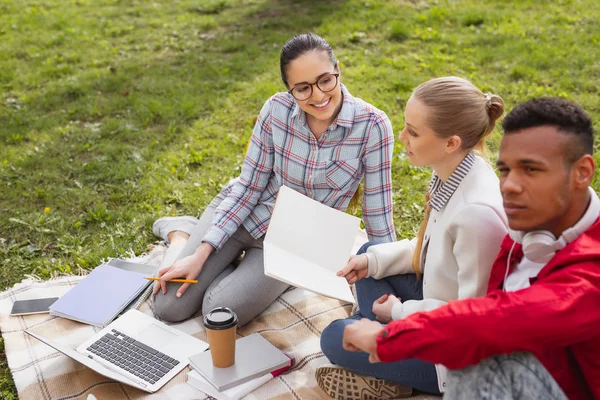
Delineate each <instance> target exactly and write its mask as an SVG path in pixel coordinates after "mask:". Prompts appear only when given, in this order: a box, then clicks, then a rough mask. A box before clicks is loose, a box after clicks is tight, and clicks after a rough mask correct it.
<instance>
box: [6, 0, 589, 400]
mask: <svg viewBox="0 0 600 400" xmlns="http://www.w3.org/2000/svg"><path fill="white" fill-rule="evenodd" d="M599 18H600V11H599V8H598V5H597V2H596V1H594V0H585V1H584V0H581V1H569V0H563V1H561V2H546V1H541V0H539V1H518V0H514V1H508V0H503V1H497V2H481V1H477V0H471V1H450V0H438V1H431V2H428V1H408V0H407V1H400V0H395V1H383V0H382V1H376V0H361V1H359V0H336V1H326V2H313V1H309V0H271V1H268V0H202V1H197V0H195V1H191V0H179V1H176V2H153V1H141V0H98V1H89V0H61V1H58V0H44V1H41V0H40V1H32V0H22V1H16V0H3V1H2V2H0V187H1V189H2V190H1V192H2V195H1V196H0V215H1V216H2V217H1V218H0V282H1V284H0V286H2V287H1V288H0V289H2V290H3V289H6V288H8V287H10V286H12V285H13V284H14V283H16V282H18V281H20V280H21V279H22V278H23V277H24V276H25V275H26V274H35V275H38V276H40V277H42V278H49V277H51V276H52V275H53V274H56V273H68V272H70V271H73V270H76V269H78V268H80V267H81V268H90V267H93V266H95V265H97V264H98V263H99V262H100V260H101V259H102V258H104V257H109V256H126V255H127V254H129V252H131V251H132V252H134V253H136V254H139V253H142V252H144V251H145V250H146V248H147V246H148V244H150V243H152V242H153V241H154V240H155V238H154V237H153V236H152V234H151V229H150V228H151V224H152V221H153V220H154V219H156V218H157V217H158V216H162V215H181V214H191V215H199V214H200V213H201V211H202V209H203V208H204V207H205V205H206V204H207V203H208V202H209V201H210V199H211V198H212V196H214V195H215V194H216V193H217V192H218V190H219V188H220V186H221V185H222V184H223V183H225V182H226V181H227V180H229V179H230V178H231V177H233V176H235V175H237V174H238V173H239V170H240V166H241V163H242V160H243V154H244V148H245V144H246V142H247V140H248V138H249V136H250V132H251V127H252V120H253V118H254V117H255V116H256V115H257V113H258V111H259V110H260V107H261V106H262V104H263V102H264V101H265V100H266V99H267V98H268V97H269V96H270V95H272V94H273V93H275V92H277V91H280V90H283V89H284V88H283V86H282V84H281V81H280V78H279V75H278V74H279V72H278V68H279V66H278V55H279V50H280V48H281V46H282V45H283V43H284V42H285V41H286V40H287V39H288V38H289V37H291V36H293V35H294V34H297V33H301V32H306V31H314V32H316V33H319V34H321V35H323V36H324V37H325V38H327V39H328V40H329V41H330V42H331V43H332V45H333V46H334V49H335V52H336V55H337V57H338V58H339V59H340V62H341V68H342V74H343V80H344V82H345V83H346V85H347V86H348V88H349V89H350V91H351V92H352V93H353V94H354V95H355V96H358V97H361V98H363V99H365V100H366V101H368V102H372V103H373V104H375V105H376V106H378V107H379V108H381V109H383V110H384V111H386V112H387V114H388V115H389V116H390V118H391V119H392V122H393V124H394V127H395V128H396V129H397V130H398V131H399V129H400V128H401V127H402V121H403V107H404V104H405V102H406V100H407V98H408V96H409V95H410V92H411V90H412V88H414V87H415V86H416V85H418V84H419V83H421V82H423V81H425V80H427V79H429V78H432V77H437V76H443V75H450V74H453V75H460V76H463V77H466V78H469V79H471V80H472V81H473V82H474V83H475V84H476V85H478V86H479V87H480V88H482V89H483V90H484V91H491V92H494V93H497V94H499V95H501V96H502V97H503V98H504V99H505V101H506V103H507V106H508V108H510V107H512V106H514V104H516V103H517V102H520V101H523V100H526V99H529V98H532V97H534V96H540V95H556V96H563V97H568V98H571V99H574V100H576V101H578V102H580V103H581V104H582V105H583V106H584V107H585V108H586V109H587V110H588V111H589V112H590V113H591V114H592V116H593V117H594V119H595V120H597V121H598V120H600V96H599V90H600V89H599V88H600V64H599V63H598V62H597V52H596V51H594V49H597V48H598V46H599V45H600V31H598V29H597V21H598V19H599ZM598 128H599V126H598V125H596V129H597V130H598ZM497 145H498V134H496V135H495V136H494V137H492V138H491V139H490V146H491V150H492V152H491V154H492V157H493V155H494V154H495V153H494V152H495V150H496V149H497ZM599 161H600V159H599ZM393 173H394V200H395V206H394V207H395V208H394V213H395V220H396V224H397V227H398V229H397V230H398V234H399V236H407V235H412V234H413V232H414V230H415V228H416V225H417V223H418V221H419V219H420V217H421V215H422V214H421V213H422V206H421V201H422V193H423V190H424V188H425V186H426V184H427V181H428V179H429V176H430V175H429V172H428V171H427V170H421V169H417V168H413V167H411V166H410V165H409V164H408V162H407V161H406V159H404V158H403V157H402V156H401V145H399V144H398V145H397V146H396V157H395V158H394V172H393ZM594 185H595V188H596V189H599V186H598V183H597V181H596V182H595V184H594ZM2 346H3V343H2V344H0V354H1V355H0V371H2V374H1V375H0V397H2V398H7V399H9V398H13V397H16V391H15V388H14V385H13V383H12V381H11V377H10V373H9V371H8V368H7V365H6V363H5V358H4V354H3V347H2Z"/></svg>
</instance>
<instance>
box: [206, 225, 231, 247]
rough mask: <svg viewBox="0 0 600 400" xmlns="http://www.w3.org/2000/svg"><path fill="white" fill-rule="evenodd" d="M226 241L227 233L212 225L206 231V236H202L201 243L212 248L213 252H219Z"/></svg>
mask: <svg viewBox="0 0 600 400" xmlns="http://www.w3.org/2000/svg"><path fill="white" fill-rule="evenodd" d="M227 239H229V235H228V234H227V232H225V231H224V230H223V229H221V228H219V227H217V226H214V225H213V226H211V227H210V228H209V229H208V231H207V232H206V234H204V237H203V238H202V241H203V242H205V243H208V244H210V245H211V246H212V247H214V248H215V251H219V250H220V249H221V247H223V245H224V244H225V242H226V241H227Z"/></svg>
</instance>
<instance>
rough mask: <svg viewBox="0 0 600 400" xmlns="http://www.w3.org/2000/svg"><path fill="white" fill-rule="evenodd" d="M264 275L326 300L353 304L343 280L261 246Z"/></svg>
mask: <svg viewBox="0 0 600 400" xmlns="http://www.w3.org/2000/svg"><path fill="white" fill-rule="evenodd" d="M263 251H264V257H265V258H264V263H265V275H267V276H270V277H271V278H274V279H277V280H280V281H283V282H286V283H289V284H290V285H292V286H296V287H299V288H302V289H306V290H309V291H311V292H315V293H318V294H322V295H324V296H327V297H333V298H334V299H339V300H342V301H347V302H349V303H355V301H354V296H352V291H351V290H350V287H349V286H348V282H346V278H342V277H340V276H336V275H335V272H332V271H329V270H327V269H325V268H322V267H321V266H319V265H317V264H315V263H312V262H310V261H308V260H307V259H305V258H302V257H300V256H298V255H296V254H294V253H291V252H289V251H287V250H285V249H282V248H280V247H277V246H275V245H274V244H272V243H269V242H264V243H263Z"/></svg>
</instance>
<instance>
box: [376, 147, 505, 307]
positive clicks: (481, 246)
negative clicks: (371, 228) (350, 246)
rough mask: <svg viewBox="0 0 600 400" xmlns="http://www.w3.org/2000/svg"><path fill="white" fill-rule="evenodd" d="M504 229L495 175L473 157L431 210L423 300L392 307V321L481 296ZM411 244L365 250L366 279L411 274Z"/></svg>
mask: <svg viewBox="0 0 600 400" xmlns="http://www.w3.org/2000/svg"><path fill="white" fill-rule="evenodd" d="M507 226H508V223H507V220H506V214H505V213H504V208H503V206H502V196H501V194H500V185H499V182H498V177H497V176H496V174H495V173H494V170H493V169H492V167H490V165H489V164H488V163H487V162H486V161H485V160H483V159H482V158H481V157H478V156H477V157H475V163H474V164H473V167H472V168H471V170H470V171H469V172H468V173H467V175H466V176H465V177H464V179H463V180H462V182H461V183H460V184H459V185H458V187H457V188H456V191H455V192H454V194H453V195H452V197H451V198H450V200H448V203H447V204H446V206H445V207H444V208H442V210H441V211H440V212H437V211H436V210H434V209H432V210H431V214H430V216H429V222H428V223H427V229H426V231H425V237H424V240H423V249H425V248H426V247H427V257H425V260H426V261H425V267H424V268H423V267H421V268H422V269H423V270H424V274H423V277H422V279H423V300H408V301H403V302H402V304H397V305H396V306H395V307H394V309H393V310H392V318H393V319H403V318H406V317H407V316H409V315H410V314H412V313H415V312H417V311H429V310H433V309H435V308H437V307H439V306H441V305H444V304H446V303H447V302H448V301H450V300H457V299H465V298H469V297H481V296H484V295H485V293H486V290H487V283H488V279H489V277H490V271H491V269H492V263H493V262H494V259H495V258H496V256H497V255H498V251H499V250H500V243H501V242H502V239H503V238H504V236H505V235H506V233H507V231H508V230H507ZM427 242H429V244H428V246H427ZM416 244H417V239H416V238H415V239H412V240H407V239H404V240H401V241H398V242H392V243H384V244H378V245H375V246H371V247H369V248H368V249H367V258H368V260H369V276H371V277H373V278H375V279H381V278H384V277H386V276H390V275H397V274H406V273H413V272H414V271H413V268H412V258H413V253H414V250H415V246H416ZM423 255H424V254H421V259H423Z"/></svg>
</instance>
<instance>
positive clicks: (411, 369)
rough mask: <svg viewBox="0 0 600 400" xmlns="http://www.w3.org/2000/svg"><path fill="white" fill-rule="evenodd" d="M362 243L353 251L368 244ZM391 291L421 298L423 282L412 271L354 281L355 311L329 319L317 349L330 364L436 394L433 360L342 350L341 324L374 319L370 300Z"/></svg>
mask: <svg viewBox="0 0 600 400" xmlns="http://www.w3.org/2000/svg"><path fill="white" fill-rule="evenodd" d="M374 244H377V243H375V242H369V243H366V244H364V245H363V246H362V247H361V248H360V250H359V251H358V253H357V254H362V253H364V252H365V251H366V250H367V248H368V247H369V246H371V245H374ZM390 293H391V294H394V295H395V296H397V297H399V298H400V299H402V301H404V300H421V299H423V285H422V282H421V281H419V280H417V278H416V275H415V274H405V275H395V276H390V277H387V278H383V279H373V278H365V279H361V280H360V281H358V282H356V295H357V297H358V307H359V311H358V312H357V313H356V314H355V315H354V316H352V317H350V318H346V319H338V320H336V321H333V322H332V323H331V324H329V326H327V328H325V330H323V333H322V334H321V349H322V350H323V353H324V354H325V355H326V356H327V358H328V359H329V360H330V361H331V362H332V363H334V364H337V365H339V366H340V367H344V368H346V369H349V370H351V371H354V372H356V373H359V374H362V375H369V376H374V377H376V378H380V379H384V380H386V381H390V382H394V383H398V384H400V385H405V386H411V387H413V388H415V389H418V390H421V391H423V392H428V393H432V394H440V391H439V387H438V381H437V373H436V370H435V366H434V364H431V363H428V362H425V361H421V360H417V359H413V360H404V361H397V362H393V363H377V364H371V363H370V362H369V355H368V354H367V353H361V352H352V351H346V350H344V348H343V347H342V337H343V335H344V328H345V327H346V326H347V325H349V324H351V323H353V322H355V321H356V320H358V319H361V318H368V319H371V320H375V315H374V314H373V311H372V309H373V302H374V301H375V300H377V299H378V298H379V297H381V296H382V295H384V294H390Z"/></svg>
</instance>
